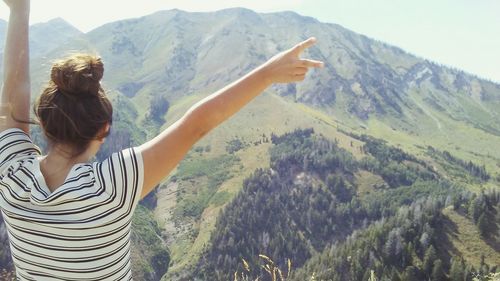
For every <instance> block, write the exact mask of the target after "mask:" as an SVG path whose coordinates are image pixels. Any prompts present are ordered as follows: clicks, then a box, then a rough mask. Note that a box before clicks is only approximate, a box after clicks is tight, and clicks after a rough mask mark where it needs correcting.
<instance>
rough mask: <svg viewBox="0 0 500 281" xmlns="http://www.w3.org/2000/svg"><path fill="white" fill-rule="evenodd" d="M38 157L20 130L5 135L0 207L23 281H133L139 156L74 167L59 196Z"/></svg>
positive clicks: (129, 152) (131, 153)
mask: <svg viewBox="0 0 500 281" xmlns="http://www.w3.org/2000/svg"><path fill="white" fill-rule="evenodd" d="M40 156H41V155H40V151H39V150H38V148H37V147H36V146H35V145H34V144H33V142H32V141H31V139H30V138H29V136H28V135H27V134H25V133H24V132H23V131H21V130H20V129H15V128H12V129H8V130H5V131H3V132H1V133H0V207H1V210H2V214H3V217H4V220H5V224H6V226H7V230H8V235H9V243H10V248H11V252H12V259H13V262H14V266H15V268H16V275H17V278H18V280H75V281H76V280H131V279H132V274H131V262H130V226H131V219H132V214H133V211H134V209H135V207H136V206H137V203H138V201H139V200H140V194H141V189H142V183H143V177H144V168H143V162H142V157H141V153H140V152H138V151H137V150H135V149H134V148H130V149H126V150H123V151H121V152H118V153H114V154H112V155H111V156H110V157H109V158H107V159H106V160H104V161H102V162H95V163H82V164H76V165H74V166H73V167H72V168H71V171H70V172H69V173H68V176H67V177H66V179H65V181H64V183H63V184H62V185H61V186H60V187H58V188H57V189H56V190H55V191H54V192H51V191H50V190H49V189H48V187H47V185H46V183H45V180H44V177H43V175H42V173H41V172H40Z"/></svg>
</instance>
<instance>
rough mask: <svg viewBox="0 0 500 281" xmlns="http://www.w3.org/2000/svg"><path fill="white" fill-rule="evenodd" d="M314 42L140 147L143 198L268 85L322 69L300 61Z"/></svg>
mask: <svg viewBox="0 0 500 281" xmlns="http://www.w3.org/2000/svg"><path fill="white" fill-rule="evenodd" d="M315 41H316V39H315V38H309V39H308V40H306V41H304V42H302V43H299V44H297V45H296V46H295V47H293V48H291V49H289V50H287V51H284V52H282V53H279V54H278V55H276V56H274V57H273V58H271V59H270V60H269V61H267V62H266V63H264V64H263V65H261V66H260V67H258V68H256V69H255V70H253V71H252V72H250V73H249V74H247V75H246V76H244V77H243V78H241V79H239V80H237V81H236V82H234V83H232V84H230V85H228V86H226V87H225V88H223V89H221V90H219V91H217V92H215V93H214V94H212V95H210V96H208V97H206V98H204V99H203V100H201V101H200V102H198V103H196V104H195V105H194V106H192V107H191V108H190V109H189V110H188V112H187V113H186V114H185V115H184V116H183V117H182V118H181V119H180V120H178V121H177V122H175V123H174V124H173V125H172V126H170V127H169V128H167V129H166V130H165V131H163V132H162V133H160V134H159V135H158V136H157V137H155V138H154V139H152V140H150V141H148V142H146V143H145V144H143V145H141V146H140V147H139V149H140V151H141V153H142V157H143V160H144V171H145V175H144V186H143V191H142V197H144V196H146V195H147V194H148V193H149V192H150V191H151V190H152V189H153V188H154V187H155V186H156V185H157V184H158V183H159V182H160V181H161V180H162V179H163V178H165V177H166V176H167V175H168V174H169V173H170V171H171V170H172V169H174V168H175V166H176V165H177V164H178V163H179V162H180V161H181V160H182V158H184V156H185V154H186V153H187V152H188V151H189V149H190V148H191V147H192V146H193V145H194V144H195V143H196V142H197V141H198V140H199V139H200V138H202V137H203V136H204V135H205V134H207V133H208V132H209V131H210V130H211V129H213V128H215V127H217V126H218V125H219V124H220V123H222V122H223V121H224V120H226V119H228V118H229V117H231V116H232V115H233V114H235V113H236V112H237V111H239V110H240V109H241V108H242V107H243V106H244V105H246V104H247V103H248V102H250V101H251V100H252V99H253V98H254V97H256V96H258V95H259V94H260V93H262V91H264V90H265V89H266V88H267V87H269V86H270V85H271V84H273V83H289V82H297V81H302V80H304V78H305V76H306V73H307V71H308V70H309V68H311V67H321V66H323V63H322V62H319V61H314V60H308V59H301V58H300V54H301V53H302V52H303V51H304V50H305V49H307V48H308V47H310V46H312V45H313V44H314V43H315Z"/></svg>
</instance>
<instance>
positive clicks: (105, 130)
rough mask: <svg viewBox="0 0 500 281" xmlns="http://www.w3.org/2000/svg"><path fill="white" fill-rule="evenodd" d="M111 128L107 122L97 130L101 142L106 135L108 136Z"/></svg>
mask: <svg viewBox="0 0 500 281" xmlns="http://www.w3.org/2000/svg"><path fill="white" fill-rule="evenodd" d="M110 130H111V125H110V124H109V123H107V124H106V125H105V126H104V127H102V129H101V130H100V131H99V138H98V140H99V141H100V142H101V144H102V143H104V141H105V140H106V137H107V136H109V133H110Z"/></svg>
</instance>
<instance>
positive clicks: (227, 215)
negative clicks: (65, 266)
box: [194, 129, 498, 280]
mask: <svg viewBox="0 0 500 281" xmlns="http://www.w3.org/2000/svg"><path fill="white" fill-rule="evenodd" d="M361 138H362V139H363V140H365V141H366V143H365V145H364V146H363V151H364V153H366V154H365V157H364V158H362V159H361V160H356V159H355V158H354V157H353V156H352V155H351V154H350V153H349V152H347V151H346V150H344V149H342V148H339V147H338V146H337V145H336V144H335V143H334V142H331V141H329V140H327V139H325V138H324V137H321V136H317V135H315V134H314V131H313V130H310V129H307V130H297V131H294V132H292V133H288V134H285V135H283V136H279V137H278V136H274V135H273V136H272V138H271V139H272V141H273V144H274V145H275V146H274V147H272V148H271V149H270V152H269V154H270V157H271V167H270V169H259V170H256V171H255V172H254V174H253V175H252V176H251V177H250V178H248V179H247V180H246V181H245V182H244V186H243V190H242V191H241V192H240V193H239V194H238V195H237V196H236V197H235V199H234V200H233V201H232V202H231V203H230V204H229V205H227V207H226V208H225V209H224V210H223V212H222V214H221V215H220V216H219V218H218V221H217V224H216V229H215V231H214V232H213V234H212V239H211V245H210V247H209V248H208V249H207V251H206V252H205V254H204V256H203V257H202V258H201V261H200V263H199V264H198V267H197V268H196V269H194V272H196V273H194V276H196V277H197V278H201V279H203V280H228V279H229V278H231V274H232V273H231V269H234V268H238V264H239V262H240V260H241V258H243V259H245V260H247V261H248V264H249V265H250V267H251V268H254V269H255V270H256V272H254V273H253V274H255V275H252V278H256V277H257V276H261V275H263V274H264V273H265V272H264V269H260V270H257V269H258V268H259V266H257V265H258V260H257V259H256V258H255V257H256V255H257V254H258V253H266V254H269V256H270V257H272V259H273V260H274V261H276V265H277V266H278V267H280V268H282V267H284V266H285V264H283V261H285V260H286V259H287V258H290V259H291V260H292V261H293V262H294V264H295V265H296V267H301V266H303V265H305V266H306V267H304V268H306V272H307V273H305V274H304V275H301V277H298V278H297V279H296V280H306V279H304V278H305V276H309V277H310V276H312V273H313V272H316V276H317V277H318V278H320V277H321V278H320V279H319V280H324V279H323V276H322V275H320V273H321V272H326V271H330V270H332V271H335V272H339V274H340V273H342V270H340V269H338V268H334V267H328V266H329V265H326V264H324V265H322V266H324V268H322V269H319V270H314V271H311V270H307V268H309V267H313V265H314V262H312V263H310V262H309V260H310V259H313V260H314V261H317V260H316V259H315V258H314V257H315V256H316V254H315V253H317V252H320V253H321V252H323V251H327V250H331V249H332V247H334V246H333V245H340V244H339V243H348V242H349V241H350V242H349V243H352V244H349V245H350V246H349V247H352V248H351V250H349V251H352V252H350V253H349V254H347V253H345V255H344V253H341V254H339V256H342V257H344V258H346V259H347V261H349V259H351V258H352V259H354V257H356V258H358V256H359V258H361V257H363V258H366V257H369V256H370V255H369V254H367V253H355V252H356V249H361V248H360V247H361V246H362V245H369V244H370V243H372V242H373V240H371V242H368V241H367V242H363V240H362V239H360V238H359V237H358V235H359V234H360V233H364V232H365V230H366V229H377V230H374V231H375V232H374V233H378V234H377V235H376V241H377V243H378V245H380V250H381V251H385V252H381V253H379V254H376V255H382V256H383V257H384V259H383V260H380V264H390V262H393V263H397V262H401V261H402V263H400V265H398V266H395V267H391V268H390V272H391V274H392V275H391V276H399V277H398V278H403V276H406V278H410V279H411V278H422V277H423V276H424V275H425V274H427V275H429V276H430V275H431V274H432V272H433V271H434V273H435V276H439V275H440V274H447V272H448V271H447V270H448V268H449V267H448V266H449V262H450V261H449V258H446V257H447V255H448V257H449V255H450V254H449V253H448V254H443V255H444V256H443V257H442V261H441V265H440V264H439V262H437V258H436V256H440V255H442V251H443V250H442V247H441V246H439V245H437V244H433V243H432V241H437V237H436V236H435V234H436V233H438V232H439V230H438V229H435V228H437V226H438V225H440V221H439V220H440V219H441V215H440V214H441V209H442V208H443V206H444V201H445V199H448V201H449V204H452V205H462V204H466V203H467V204H470V203H469V202H476V201H477V203H474V204H475V205H477V206H478V207H477V212H478V214H479V213H481V214H482V213H487V211H486V210H490V209H488V208H487V207H485V206H489V205H488V204H486V203H485V202H486V201H485V200H486V199H484V198H486V197H485V196H486V195H484V196H482V197H481V196H480V197H478V198H483V199H477V198H475V197H473V196H472V195H471V194H469V193H465V195H461V194H462V193H461V192H462V191H461V189H460V188H457V187H456V186H453V184H451V183H450V182H448V181H447V180H446V179H444V178H441V177H440V176H439V175H438V174H436V173H435V172H433V171H432V170H431V169H430V168H429V167H428V166H427V165H426V163H425V162H423V161H421V160H418V159H416V158H415V157H413V156H410V155H408V154H405V153H404V152H403V151H401V150H400V149H397V148H394V147H390V146H388V145H387V144H385V143H384V142H381V141H379V140H376V139H373V138H368V137H365V136H363V137H361ZM387 167H393V168H391V170H390V172H391V173H392V175H391V176H388V175H387V174H388V170H387ZM366 169H369V170H370V172H371V173H374V174H376V175H380V176H381V177H382V178H384V179H390V180H391V181H390V182H389V183H388V184H387V185H386V187H381V188H379V189H375V190H374V192H373V194H371V196H365V197H363V198H358V197H357V196H356V189H357V186H356V184H355V182H356V181H355V177H354V174H356V173H358V172H359V171H360V170H365V171H366ZM495 196H496V195H495ZM488 198H495V197H494V196H493V195H491V196H490V197H488ZM488 200H490V201H488V202H495V204H496V202H498V199H488ZM464 202H466V203H464ZM474 204H473V205H474ZM467 206H468V205H467ZM426 208H428V209H429V212H431V213H429V214H426V213H425V212H426ZM467 208H469V207H467ZM492 210H493V209H491V210H490V211H488V212H493V211H492ZM492 214H493V213H491V214H490V215H492ZM417 218H418V222H416V223H419V224H421V225H420V226H419V225H415V224H412V223H410V224H409V225H408V224H407V223H408V222H412V221H415V220H417ZM427 218H428V219H429V220H427ZM402 223H405V224H404V225H400V224H402ZM403 226H404V227H407V228H408V229H405V228H403ZM391 229H392V230H393V231H391ZM410 234H411V235H412V236H411V240H404V241H406V242H405V243H409V242H410V241H411V243H410V244H408V245H406V244H403V240H402V239H403V238H405V239H410V236H409V235H410ZM370 237H371V236H370ZM372 238H373V237H372ZM373 239H375V238H373ZM387 239H388V241H392V240H393V241H394V242H387V241H386V240H387ZM391 239H392V240H391ZM358 240H359V243H361V244H357V243H358V242H356V241H358ZM345 241H347V242H345ZM416 241H417V242H416ZM373 243H375V242H373ZM424 244H425V245H424ZM422 245H424V246H422ZM430 246H432V247H433V249H432V248H431V249H429V247H430ZM394 247H396V248H394ZM402 247H406V248H408V250H407V252H405V254H404V255H403V254H402V253H403V252H402V250H401V249H402ZM335 249H336V248H335ZM346 251H347V250H346ZM330 255H331V256H332V257H334V256H336V255H337V252H336V251H333V250H332V251H331V253H330ZM349 256H351V257H350V258H348V257H349ZM415 257H418V258H415ZM320 259H321V258H320ZM413 261H415V263H412V262H413ZM435 262H436V264H434V263H435ZM422 263H423V264H424V268H425V272H424V273H422V270H423V269H422ZM332 266H333V265H332ZM342 266H343V267H341V268H344V267H345V266H346V265H345V263H344V265H342ZM356 268H358V269H356V270H357V271H356V272H354V273H353V272H351V273H349V274H351V275H338V277H335V278H339V279H338V280H362V279H361V278H362V277H363V276H365V275H369V274H370V272H369V271H365V269H370V268H371V269H373V270H375V273H376V274H377V276H382V275H383V274H389V273H387V272H385V271H382V269H381V268H379V267H376V266H375V265H372V266H371V267H370V266H367V265H363V264H359V265H358V266H357V267H356ZM222 269H224V270H222ZM342 274H344V273H342ZM328 276H334V275H332V274H330V275H328ZM342 276H343V277H342ZM328 278H330V277H328ZM328 278H325V279H328ZM328 280H329V279H328ZM334 280H337V279H334ZM382 280H384V279H382ZM416 280H421V279H416Z"/></svg>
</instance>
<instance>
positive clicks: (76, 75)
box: [50, 54, 104, 97]
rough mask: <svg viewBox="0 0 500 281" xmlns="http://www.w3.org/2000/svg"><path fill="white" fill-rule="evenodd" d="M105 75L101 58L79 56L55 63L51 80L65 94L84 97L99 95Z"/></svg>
mask: <svg viewBox="0 0 500 281" xmlns="http://www.w3.org/2000/svg"><path fill="white" fill-rule="evenodd" d="M103 75H104V65H103V63H102V60H101V58H99V57H96V56H92V55H86V54H78V55H73V56H70V57H68V58H66V59H63V60H60V61H57V62H55V63H54V64H53V65H52V71H51V74H50V78H51V80H52V82H53V83H54V84H55V85H56V86H57V88H58V90H59V91H61V92H62V93H63V94H67V95H73V96H77V97H84V96H87V95H92V96H97V95H98V94H99V91H100V89H101V83H100V81H101V79H102V76H103Z"/></svg>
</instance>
